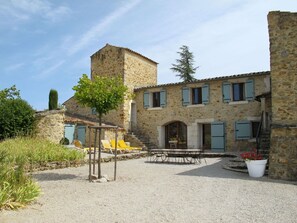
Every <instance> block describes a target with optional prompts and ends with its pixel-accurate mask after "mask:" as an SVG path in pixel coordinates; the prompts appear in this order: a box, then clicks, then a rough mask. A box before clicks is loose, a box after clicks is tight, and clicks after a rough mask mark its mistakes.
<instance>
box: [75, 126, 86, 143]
mask: <svg viewBox="0 0 297 223" xmlns="http://www.w3.org/2000/svg"><path fill="white" fill-rule="evenodd" d="M77 139H78V140H79V141H80V142H81V143H82V145H85V143H86V126H83V125H82V126H77Z"/></svg>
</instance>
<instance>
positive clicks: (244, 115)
mask: <svg viewBox="0 0 297 223" xmlns="http://www.w3.org/2000/svg"><path fill="white" fill-rule="evenodd" d="M268 22H269V35H270V57H271V71H267V72H258V73H247V74H240V75H231V76H225V77H217V78H209V79H203V80H197V81H195V82H189V83H171V84H162V85H157V63H156V62H154V61H153V60H151V59H149V58H147V57H145V56H143V55H141V54H139V53H137V52H134V51H133V50H130V49H127V48H123V47H116V46H111V45H108V44H107V45H106V46H105V47H103V48H102V49H100V50H99V51H98V52H96V53H95V54H93V55H92V56H91V78H93V77H94V76H95V75H105V76H114V75H119V76H120V77H122V79H123V81H124V84H125V85H126V86H128V88H129V90H130V91H131V92H134V95H135V97H134V99H133V100H131V99H127V100H126V101H125V103H124V104H123V105H122V106H121V107H120V108H119V109H118V110H117V111H112V112H110V113H109V114H108V115H106V116H104V118H103V121H104V122H105V123H108V124H114V125H118V126H120V127H122V128H124V129H125V130H126V132H127V134H128V132H133V133H134V134H135V135H138V136H146V138H147V139H149V141H150V142H151V145H154V146H156V147H159V148H169V147H170V146H172V145H174V146H175V147H177V148H201V147H204V148H207V149H210V150H211V151H221V152H224V151H242V150H245V151H246V150H249V149H250V148H252V147H255V146H256V145H258V146H259V145H260V148H261V149H263V148H265V145H266V146H267V147H268V148H267V149H269V143H267V142H266V143H261V141H257V142H256V139H258V138H260V139H265V138H266V140H268V141H270V140H269V139H270V138H269V137H270V129H271V128H270V127H272V133H271V143H272V145H271V150H270V170H269V171H270V172H269V174H270V175H271V177H275V178H283V179H297V149H296V148H297V141H296V140H297V130H296V129H297V125H296V124H297V99H296V98H297V96H296V95H297V89H296V86H297V75H296V74H297V56H296V55H297V46H296V38H297V28H296V27H297V14H296V13H286V12H271V13H270V14H269V16H268ZM64 105H65V106H66V108H67V113H66V116H67V115H71V116H80V117H84V118H86V119H94V118H96V116H95V115H94V114H92V110H91V108H84V107H81V106H80V105H79V104H77V103H76V101H75V99H74V98H70V99H69V100H67V101H66V102H65V103H64ZM259 136H261V137H259ZM262 152H265V151H262Z"/></svg>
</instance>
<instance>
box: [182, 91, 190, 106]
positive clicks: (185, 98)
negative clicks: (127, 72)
mask: <svg viewBox="0 0 297 223" xmlns="http://www.w3.org/2000/svg"><path fill="white" fill-rule="evenodd" d="M182 104H183V106H187V105H189V104H190V88H188V87H183V88H182Z"/></svg>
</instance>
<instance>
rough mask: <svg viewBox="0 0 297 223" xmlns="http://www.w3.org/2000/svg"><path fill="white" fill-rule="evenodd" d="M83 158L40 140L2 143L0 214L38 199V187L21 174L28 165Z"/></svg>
mask: <svg viewBox="0 0 297 223" xmlns="http://www.w3.org/2000/svg"><path fill="white" fill-rule="evenodd" d="M83 158H84V153H83V152H80V151H76V150H70V149H67V148H65V147H63V146H62V145H57V144H54V143H51V142H48V141H44V140H41V139H34V138H16V139H8V140H5V141H3V142H2V143H0V210H1V209H16V208H19V207H23V206H25V205H26V204H28V203H30V202H32V201H33V200H35V199H36V198H37V197H38V196H39V194H40V187H39V186H38V185H37V184H36V183H35V182H34V181H33V180H32V178H31V177H30V176H29V175H27V174H26V173H25V172H24V170H25V168H27V169H28V167H29V166H30V165H31V164H35V163H39V164H45V163H47V162H51V161H79V160H82V159H83Z"/></svg>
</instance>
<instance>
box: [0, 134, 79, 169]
mask: <svg viewBox="0 0 297 223" xmlns="http://www.w3.org/2000/svg"><path fill="white" fill-rule="evenodd" d="M1 150H7V151H9V157H8V158H9V161H10V162H11V163H16V160H15V157H19V156H24V157H26V158H27V160H26V165H29V164H31V163H41V164H42V163H47V162H52V161H75V160H81V159H83V158H84V153H82V152H80V151H77V150H71V149H68V148H65V147H64V146H63V145H59V144H55V143H52V142H49V141H45V140H42V139H39V138H30V137H18V138H15V139H8V140H5V141H4V142H2V143H0V151H1Z"/></svg>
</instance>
